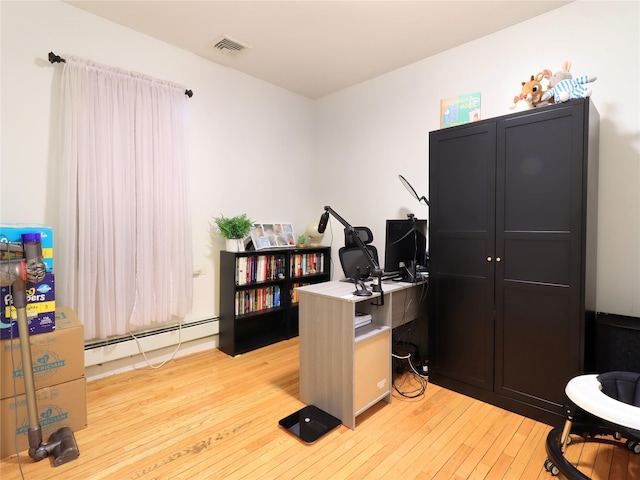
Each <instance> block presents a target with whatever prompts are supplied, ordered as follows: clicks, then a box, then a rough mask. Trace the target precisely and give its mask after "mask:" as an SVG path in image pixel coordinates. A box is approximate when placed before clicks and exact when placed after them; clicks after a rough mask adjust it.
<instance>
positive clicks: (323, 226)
mask: <svg viewBox="0 0 640 480" xmlns="http://www.w3.org/2000/svg"><path fill="white" fill-rule="evenodd" d="M327 223H329V212H324V213H323V214H322V215H321V216H320V223H318V233H324V231H325V230H326V229H327Z"/></svg>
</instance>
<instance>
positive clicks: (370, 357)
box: [296, 281, 421, 428]
mask: <svg viewBox="0 0 640 480" xmlns="http://www.w3.org/2000/svg"><path fill="white" fill-rule="evenodd" d="M409 288H421V286H420V285H418V286H416V285H414V284H411V283H402V282H393V283H387V282H384V283H383V285H382V290H383V292H384V305H379V303H380V294H379V293H374V294H373V295H372V296H370V297H359V296H355V295H353V291H354V290H355V286H354V284H352V283H349V282H340V281H332V282H325V283H318V284H315V285H309V286H306V287H299V288H296V290H297V291H298V292H299V294H300V300H299V313H298V324H299V332H300V334H299V337H300V400H301V401H302V402H304V403H306V404H307V405H315V406H316V407H318V408H320V409H321V410H324V411H325V412H327V413H330V414H331V415H333V416H334V417H337V418H339V419H340V421H342V423H343V424H344V425H346V426H348V427H349V428H355V425H356V420H355V418H356V416H357V415H359V414H360V413H362V412H363V411H365V410H366V409H367V408H369V407H371V406H372V405H374V404H376V403H377V402H379V401H380V400H384V401H386V402H387V403H389V402H391V389H392V384H391V383H392V380H393V379H392V376H391V375H392V374H391V329H392V326H395V323H396V322H393V321H392V318H393V316H394V315H393V311H394V310H396V311H397V308H396V309H393V296H394V293H396V294H398V295H399V293H400V292H403V291H405V290H406V289H409ZM404 293H406V292H403V295H402V297H404ZM399 297H400V296H399ZM356 310H357V311H359V312H364V313H370V314H371V316H372V323H371V324H369V325H366V326H363V327H360V328H358V329H357V330H356V329H355V328H354V323H353V322H354V316H355V312H356Z"/></svg>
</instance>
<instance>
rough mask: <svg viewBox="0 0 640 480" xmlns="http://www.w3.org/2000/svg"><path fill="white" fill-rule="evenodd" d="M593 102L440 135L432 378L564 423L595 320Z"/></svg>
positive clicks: (433, 234) (433, 138)
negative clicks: (571, 383)
mask: <svg viewBox="0 0 640 480" xmlns="http://www.w3.org/2000/svg"><path fill="white" fill-rule="evenodd" d="M598 125H599V115H598V112H597V110H596V109H595V107H594V106H593V104H592V103H591V101H590V100H589V99H585V100H572V101H569V102H567V103H562V104H558V105H550V106H546V107H541V108H540V107H539V108H538V109H535V110H529V111H526V112H522V113H514V114H510V115H505V116H502V117H497V118H492V119H488V120H482V121H479V122H475V123H470V124H466V125H462V126H457V127H452V128H448V129H444V130H438V131H434V132H430V134H429V195H430V202H431V207H430V213H429V217H430V231H429V235H430V237H429V253H430V286H429V313H430V316H429V364H430V367H429V368H430V380H431V381H432V382H434V383H435V384H439V385H441V386H444V387H446V388H450V389H453V390H456V391H458V392H461V393H463V394H466V395H470V396H472V397H475V398H478V399H480V400H483V401H486V402H489V403H492V404H494V405H497V406H500V407H502V408H505V409H508V410H511V411H514V412H516V413H519V414H522V415H525V416H528V417H531V418H534V419H536V420H539V421H542V422H545V423H548V424H551V425H555V424H560V423H562V422H563V421H564V416H563V412H564V409H563V406H564V404H565V403H566V401H567V400H566V397H565V393H564V388H565V386H566V383H567V381H568V380H569V379H571V378H572V377H574V376H576V375H578V374H580V373H584V372H585V370H586V365H587V362H588V358H587V357H588V354H589V352H588V349H586V348H585V345H586V342H587V339H588V332H587V330H588V329H590V328H592V325H593V323H594V321H595V294H596V292H595V279H596V272H595V267H596V223H597V221H596V218H597V173H598V172H597V169H598V167H597V164H598V162H597V160H598Z"/></svg>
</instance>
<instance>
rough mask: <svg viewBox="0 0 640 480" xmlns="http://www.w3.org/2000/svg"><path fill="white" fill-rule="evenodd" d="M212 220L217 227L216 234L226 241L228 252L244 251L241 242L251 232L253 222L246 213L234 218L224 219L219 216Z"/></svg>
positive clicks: (222, 216)
mask: <svg viewBox="0 0 640 480" xmlns="http://www.w3.org/2000/svg"><path fill="white" fill-rule="evenodd" d="M213 220H214V222H215V223H216V227H218V233H219V234H220V236H221V237H223V238H225V239H226V241H227V246H226V248H227V250H228V251H230V252H242V251H244V243H243V242H242V240H244V239H245V238H246V237H247V235H249V233H250V232H251V227H253V220H251V219H250V218H249V217H248V216H247V214H246V213H243V214H242V215H236V216H235V217H225V216H224V215H222V214H220V216H219V217H214V219H213Z"/></svg>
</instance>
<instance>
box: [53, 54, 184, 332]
mask: <svg viewBox="0 0 640 480" xmlns="http://www.w3.org/2000/svg"><path fill="white" fill-rule="evenodd" d="M61 90H62V97H61V119H60V128H61V136H60V142H61V159H60V162H61V171H60V194H61V197H60V199H61V200H60V221H59V225H60V228H59V231H58V232H57V233H56V237H57V238H56V253H55V255H56V295H57V301H58V302H60V304H61V305H70V306H72V307H73V308H74V309H75V311H76V312H77V313H78V316H79V318H80V319H81V320H82V321H83V323H84V326H85V339H86V340H95V339H105V338H108V337H112V336H117V335H123V334H126V333H128V332H130V331H136V330H143V329H148V328H150V327H153V326H156V325H162V324H167V323H171V322H175V321H176V320H180V319H183V317H184V316H185V315H186V314H187V313H188V312H189V311H190V308H191V303H192V296H193V288H192V275H191V270H192V266H191V265H192V262H193V260H192V245H191V224H190V223H191V220H190V218H191V217H190V209H189V197H188V184H187V182H188V180H189V175H188V155H187V106H186V102H187V99H186V96H185V89H184V87H182V86H179V85H175V84H172V83H169V82H165V81H159V80H156V79H153V78H149V77H147V76H144V75H140V74H136V73H132V72H125V71H123V70H120V69H116V68H112V67H107V66H103V65H98V64H95V63H93V62H89V61H86V60H82V59H78V58H76V57H67V59H66V63H65V65H64V70H63V74H62V89H61Z"/></svg>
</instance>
